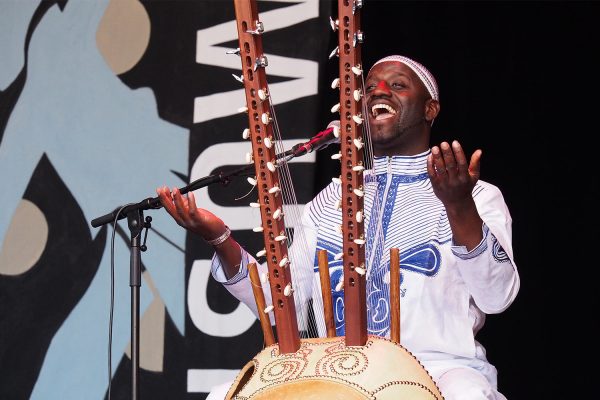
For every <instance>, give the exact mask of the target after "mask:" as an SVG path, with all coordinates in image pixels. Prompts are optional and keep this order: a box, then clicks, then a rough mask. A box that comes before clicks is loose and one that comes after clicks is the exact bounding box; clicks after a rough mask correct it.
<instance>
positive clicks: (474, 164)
mask: <svg viewBox="0 0 600 400" xmlns="http://www.w3.org/2000/svg"><path fill="white" fill-rule="evenodd" d="M482 154H483V152H482V151H481V150H479V149H478V150H475V152H474V153H473V155H472V156H471V162H470V163H469V175H470V176H471V178H472V179H475V180H478V179H479V175H480V168H481V155H482Z"/></svg>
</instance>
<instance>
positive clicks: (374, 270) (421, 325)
mask: <svg viewBox="0 0 600 400" xmlns="http://www.w3.org/2000/svg"><path fill="white" fill-rule="evenodd" d="M429 154H430V151H427V152H424V153H422V154H418V155H416V156H410V157H407V156H394V157H378V158H375V160H374V166H373V170H372V171H365V176H364V181H365V193H366V194H365V240H366V243H365V246H366V257H365V258H366V260H365V261H366V266H367V310H368V312H367V317H368V333H369V334H375V335H380V336H389V323H390V321H389V298H388V297H389V296H388V293H389V262H390V256H389V253H390V249H391V248H398V249H399V251H400V268H401V278H400V279H401V285H400V291H401V299H400V304H401V306H400V308H401V344H402V345H403V346H404V347H405V348H406V349H408V350H409V351H410V352H411V353H412V354H413V355H415V356H416V357H417V358H418V359H419V360H420V361H421V363H422V364H423V365H424V366H425V367H426V369H428V371H429V372H430V373H431V374H432V376H434V378H435V376H436V375H437V376H439V374H440V373H441V372H443V371H444V370H446V369H448V368H451V367H453V366H456V365H460V366H468V367H471V368H475V369H477V370H479V371H480V372H482V373H483V374H484V375H485V376H486V377H487V378H488V380H489V381H490V382H492V383H493V385H494V386H495V385H496V370H495V368H494V367H493V366H492V365H490V364H489V363H488V362H487V359H486V357H485V350H484V348H483V346H481V345H480V344H479V343H478V342H477V341H476V340H475V335H476V333H477V332H478V331H479V329H481V327H482V326H483V323H484V321H485V314H494V313H499V312H501V311H503V310H505V309H506V308H507V307H508V306H509V305H510V304H511V303H512V301H513V300H514V298H515V296H516V295H517V292H518V290H519V275H518V272H517V269H516V265H515V263H514V260H513V251H512V244H511V222H512V221H511V217H510V213H509V211H508V208H507V206H506V204H505V202H504V198H503V196H502V193H501V192H500V190H499V189H498V188H497V187H496V186H494V185H491V184H489V183H487V182H484V181H481V180H480V181H479V182H478V183H477V184H476V186H475V187H474V189H473V199H474V201H475V204H476V206H477V210H478V211H479V214H480V216H481V218H482V220H483V221H484V224H483V226H482V230H483V240H482V241H481V242H480V243H479V245H478V246H477V247H476V248H474V249H473V250H471V251H467V250H466V248H465V247H463V246H454V245H453V243H452V231H451V229H450V224H449V222H448V218H447V216H446V211H445V208H444V206H443V204H442V203H441V201H440V200H439V199H438V198H437V197H436V196H435V194H434V193H433V190H432V187H431V182H430V180H429V177H428V175H427V156H428V155H429ZM340 196H341V188H340V185H339V184H336V183H331V184H329V185H328V186H327V187H326V188H325V189H323V190H322V191H321V192H320V193H319V194H318V195H317V196H316V197H315V198H314V199H313V200H312V201H311V202H310V203H308V204H307V206H306V208H305V209H304V213H303V217H302V223H303V226H304V234H305V237H306V246H307V247H304V249H306V248H308V249H309V250H308V251H309V252H310V256H309V257H310V259H312V261H313V262H309V263H306V264H307V265H293V269H292V279H294V277H295V276H296V277H299V278H300V279H296V280H294V290H295V291H296V292H300V293H299V295H300V296H301V298H308V297H312V298H313V301H314V306H315V307H322V306H321V304H322V301H321V298H320V296H321V294H320V288H319V285H318V284H316V283H317V282H318V279H319V277H318V270H317V266H318V263H317V258H316V251H317V250H321V249H325V250H327V252H328V256H329V257H328V258H329V271H330V276H331V286H332V296H333V304H334V317H335V323H336V330H337V334H338V335H344V299H343V288H341V290H339V291H336V290H335V287H336V286H337V285H336V284H337V283H338V282H339V281H340V279H343V277H342V260H335V258H334V257H335V255H336V254H338V253H341V252H342V242H341V234H340V231H339V229H338V227H339V225H340V224H341V220H342V214H341V210H340V209H337V208H336V207H335V203H336V200H339V199H340ZM294 247H299V246H296V244H294V245H293V246H292V248H291V249H290V260H291V261H292V264H293V263H294V260H295V259H296V260H298V259H301V257H294V254H295V253H294V251H298V249H296V250H294ZM304 251H306V250H304ZM242 253H243V254H242V264H241V267H240V271H239V273H238V274H237V275H236V276H234V277H233V278H232V279H229V280H227V279H226V278H225V275H224V273H223V271H222V268H221V265H220V263H219V259H218V257H214V258H213V267H212V272H213V276H214V278H215V279H216V280H217V281H219V282H222V283H223V284H224V285H225V287H226V288H227V289H228V290H229V291H230V292H231V293H232V294H233V295H234V296H235V297H237V298H238V299H239V300H240V301H242V302H244V303H245V304H246V305H248V307H250V308H251V309H252V310H253V311H254V312H255V313H256V312H257V310H256V304H255V300H254V297H253V294H252V289H251V286H250V282H249V278H248V271H247V269H246V265H247V264H248V263H249V262H254V259H253V258H252V257H251V256H250V255H248V254H247V253H246V252H245V251H243V250H242ZM305 258H306V257H305ZM259 268H262V270H263V271H264V270H266V267H265V266H264V265H262V266H261V267H259ZM309 269H312V270H313V271H314V273H313V274H310V275H311V276H312V277H311V278H308V279H307V278H306V277H307V276H309V274H303V273H298V272H296V271H302V270H304V271H306V270H309ZM295 272H296V273H295ZM267 286H268V285H267ZM265 296H266V298H267V299H270V293H269V291H268V290H265ZM268 301H269V300H268ZM296 303H297V307H298V308H300V307H301V304H300V305H299V304H298V302H296ZM319 331H320V335H321V336H324V332H325V328H324V325H323V324H322V323H321V324H320V328H319Z"/></svg>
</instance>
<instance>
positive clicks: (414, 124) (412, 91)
mask: <svg viewBox="0 0 600 400" xmlns="http://www.w3.org/2000/svg"><path fill="white" fill-rule="evenodd" d="M365 92H366V100H367V107H368V115H369V124H370V132H371V140H372V142H373V148H374V150H375V154H376V155H393V154H402V152H403V151H411V150H413V149H414V148H415V147H417V146H419V145H422V144H423V141H425V143H427V141H428V140H429V137H428V132H429V122H428V121H427V120H426V119H425V110H426V106H425V104H426V101H427V100H428V99H429V98H430V96H429V93H428V92H427V89H426V88H425V86H424V85H423V82H421V80H420V79H419V77H418V76H417V75H416V74H415V73H414V72H413V70H411V69H410V68H409V67H407V66H406V65H404V64H401V63H398V62H383V63H381V64H377V65H376V66H375V67H373V68H372V69H371V71H370V72H369V75H368V76H367V80H366V82H365Z"/></svg>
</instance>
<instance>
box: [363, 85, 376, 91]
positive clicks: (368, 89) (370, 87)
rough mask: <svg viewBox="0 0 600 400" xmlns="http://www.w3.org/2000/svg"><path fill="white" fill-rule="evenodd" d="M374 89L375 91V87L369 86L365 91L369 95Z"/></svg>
mask: <svg viewBox="0 0 600 400" xmlns="http://www.w3.org/2000/svg"><path fill="white" fill-rule="evenodd" d="M373 89H375V85H367V87H366V88H365V91H366V92H367V93H369V92H370V91H372V90H373Z"/></svg>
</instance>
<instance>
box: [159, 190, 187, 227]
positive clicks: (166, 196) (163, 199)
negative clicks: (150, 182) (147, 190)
mask: <svg viewBox="0 0 600 400" xmlns="http://www.w3.org/2000/svg"><path fill="white" fill-rule="evenodd" d="M156 193H157V194H158V198H159V200H160V203H161V204H162V206H163V207H164V208H165V210H167V212H168V213H169V215H170V216H171V217H173V218H174V219H175V221H177V222H178V223H180V222H181V219H180V218H179V215H178V214H177V209H176V207H175V204H174V203H173V196H172V194H171V191H170V190H169V188H168V187H166V186H163V187H160V188H157V189H156Z"/></svg>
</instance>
